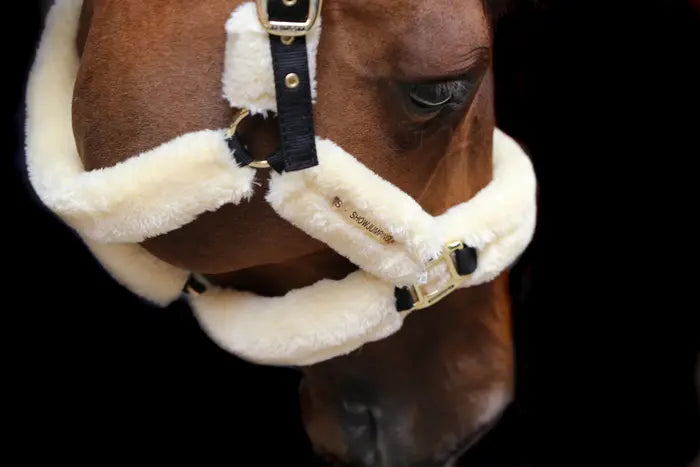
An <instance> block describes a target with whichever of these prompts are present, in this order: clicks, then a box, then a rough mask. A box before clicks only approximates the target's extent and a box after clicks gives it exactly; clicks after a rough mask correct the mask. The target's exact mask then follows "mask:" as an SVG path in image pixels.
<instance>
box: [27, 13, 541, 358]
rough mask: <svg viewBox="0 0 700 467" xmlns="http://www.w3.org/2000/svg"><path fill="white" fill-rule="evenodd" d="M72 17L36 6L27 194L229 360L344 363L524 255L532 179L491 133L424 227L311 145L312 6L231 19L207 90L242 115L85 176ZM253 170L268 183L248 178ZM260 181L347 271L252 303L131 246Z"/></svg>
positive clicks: (417, 209)
mask: <svg viewBox="0 0 700 467" xmlns="http://www.w3.org/2000/svg"><path fill="white" fill-rule="evenodd" d="M81 5H82V1H81V0H58V1H57V2H56V3H55V5H54V6H53V7H52V10H51V12H50V14H49V17H48V19H47V25H46V29H45V31H44V34H43V37H42V41H41V44H40V47H39V50H38V53H37V58H36V61H35V64H34V67H33V70H32V73H31V76H30V80H29V86H28V93H27V165H28V169H29V174H30V180H31V183H32V185H33V187H34V189H35V190H36V192H37V194H38V195H39V197H40V198H41V200H42V202H44V203H45V204H46V205H47V206H48V207H49V208H50V209H51V210H52V211H53V212H55V213H56V214H57V215H59V216H60V217H61V218H62V219H63V220H64V221H65V222H66V223H67V224H68V225H69V226H71V227H72V228H73V229H75V230H76V231H77V233H78V234H79V235H80V236H81V237H82V238H83V240H84V241H85V243H86V245H87V246H88V248H89V249H90V250H91V251H92V252H93V254H94V255H95V257H96V258H97V259H98V260H99V261H100V262H101V263H102V264H103V266H104V267H105V269H106V270H107V271H108V272H109V273H110V274H111V275H112V276H113V277H114V278H115V279H116V280H117V281H119V282H120V283H121V284H122V285H124V286H125V287H127V288H128V289H129V290H131V291H132V292H134V293H136V294H137V295H139V296H141V297H143V298H145V299H147V300H149V301H151V302H153V303H156V304H159V305H163V306H165V305H167V304H169V303H170V302H172V301H174V300H177V299H179V298H183V297H184V298H186V299H187V300H188V301H189V302H190V304H191V306H192V308H193V311H194V313H195V316H196V317H197V319H198V321H199V323H200V324H201V326H202V328H203V329H204V330H205V331H206V332H207V333H208V334H209V336H210V337H211V338H212V339H213V340H214V341H216V342H217V343H218V344H219V345H220V346H221V347H223V348H225V349H227V350H229V351H230V352H232V353H234V354H236V355H238V356H240V357H241V358H244V359H247V360H250V361H253V362H256V363H263V364H270V365H307V364H313V363H317V362H320V361H323V360H326V359H329V358H332V357H335V356H339V355H343V354H346V353H349V352H351V351H353V350H355V349H357V348H359V347H361V346H362V345H364V344H366V343H368V342H372V341H375V340H378V339H383V338H385V337H387V336H389V335H391V334H393V333H395V332H397V331H398V330H399V329H400V328H401V325H402V323H403V321H404V319H405V318H406V317H407V316H409V315H410V313H411V312H413V311H416V310H420V309H425V308H428V307H430V306H432V305H434V304H435V303H437V302H438V301H439V300H441V299H442V298H444V297H446V296H447V295H449V294H450V293H452V292H453V291H455V290H457V289H459V288H465V287H471V286H475V285H478V284H482V283H484V282H488V281H490V280H492V279H494V278H495V277H497V276H498V275H499V274H501V273H502V272H503V271H504V270H505V269H506V268H508V267H509V266H510V265H511V264H512V263H513V262H514V261H515V260H516V259H517V258H518V256H519V255H520V254H521V253H522V252H523V250H524V249H525V248H526V247H527V245H528V243H529V242H530V240H531V238H532V234H533V232H534V228H535V214H536V203H535V191H536V181H535V176H534V172H533V169H532V165H531V163H530V161H529V159H528V157H527V156H526V155H525V154H524V152H523V151H522V149H521V148H520V147H519V146H518V145H517V144H516V143H515V142H514V141H513V140H512V139H511V138H509V137H508V136H507V135H505V134H504V133H502V132H501V131H500V130H497V129H496V130H495V132H494V137H493V167H494V173H493V180H492V181H491V183H489V185H487V186H486V187H485V188H484V189H482V190H481V191H480V192H479V193H478V194H477V195H476V196H474V197H473V198H472V199H471V200H469V201H467V202H465V203H462V204H458V205H456V206H453V207H452V208H450V209H449V210H448V211H447V212H445V213H444V214H442V215H440V216H437V217H434V216H431V215H430V214H428V213H427V212H425V211H424V210H423V208H422V207H421V206H420V205H419V204H418V203H417V202H416V201H415V200H414V199H413V198H412V197H411V196H409V195H408V194H407V193H405V192H403V191H402V190H400V189H399V188H398V187H396V186H395V185H393V184H391V183H390V182H388V181H387V180H384V179H382V178H381V177H379V176H378V175H377V174H375V173H374V172H373V171H372V170H370V169H369V168H368V167H366V166H365V165H364V164H362V163H361V162H360V161H358V160H357V159H356V158H355V157H354V156H353V155H351V154H349V153H348V152H347V151H345V150H344V149H343V148H341V147H339V146H338V145H337V144H335V143H334V142H333V141H331V140H328V139H324V138H320V137H318V136H316V135H315V132H314V126H313V118H312V110H313V99H314V97H315V71H316V70H315V67H316V50H317V47H318V42H319V39H320V36H321V24H320V23H321V20H320V16H319V13H320V10H321V2H320V1H318V0H311V1H309V0H297V1H296V2H295V1H294V0H274V1H273V0H268V1H265V0H260V1H258V3H257V5H256V4H255V3H252V2H250V3H245V4H243V5H241V6H240V7H238V8H237V9H236V10H235V11H234V12H233V14H232V15H231V17H230V19H229V20H228V22H227V24H226V31H227V44H226V57H225V69H224V74H223V77H222V83H223V93H224V96H225V98H226V99H227V100H228V101H229V103H230V104H231V107H233V108H236V109H242V110H240V111H239V112H238V113H237V114H236V117H235V118H234V121H233V123H232V125H231V127H230V128H228V129H213V130H202V131H197V132H193V133H187V134H184V135H181V136H179V137H178V138H175V139H174V140H172V141H169V142H166V143H164V144H163V145H161V146H159V147H157V148H154V149H152V150H150V151H146V152H144V153H142V154H138V155H135V156H134V157H132V158H129V159H127V160H125V161H124V162H121V163H119V164H117V165H116V166H114V167H111V168H106V169H101V170H95V171H89V172H86V171H85V170H84V168H83V167H82V164H81V161H80V158H79V156H78V152H77V149H76V145H75V140H74V138H73V133H72V126H71V102H72V96H73V85H74V83H75V79H76V76H77V71H78V67H79V58H78V56H77V51H76V48H75V37H76V34H77V29H78V21H79V17H80V10H81ZM292 75H294V76H292ZM295 76H296V77H295ZM269 113H275V114H276V115H277V118H278V122H279V125H280V134H281V144H280V149H279V150H278V151H277V152H275V154H273V155H272V156H270V157H268V158H267V160H266V161H255V160H253V158H252V157H251V156H250V154H249V153H248V151H247V150H246V149H245V146H244V145H243V144H242V143H241V141H240V140H239V138H238V137H237V132H236V129H237V127H238V124H240V122H241V121H242V120H243V119H244V118H246V116H247V115H249V114H263V115H267V114H269ZM268 167H269V168H271V169H273V170H270V171H269V172H260V171H258V169H266V168H268ZM260 175H263V176H269V183H268V187H269V191H268V192H267V193H266V194H265V199H266V201H267V202H268V203H269V204H270V206H271V207H272V208H273V209H274V210H275V212H276V213H277V214H278V215H279V216H280V217H282V218H284V219H285V220H287V221H288V222H290V223H292V224H293V225H295V226H296V227H298V228H299V229H301V230H302V231H304V232H306V233H307V234H308V235H310V236H312V237H313V238H315V239H317V240H320V241H322V242H324V243H326V244H327V245H328V246H329V247H331V248H332V249H333V250H335V251H336V252H338V253H339V254H341V255H343V256H345V257H346V258H348V259H349V260H350V261H351V262H353V263H354V264H355V265H357V266H358V268H359V270H358V271H356V272H353V273H351V274H350V275H348V276H347V277H346V278H345V279H342V280H339V281H332V280H322V281H319V282H317V283H316V284H313V285H311V286H308V287H304V288H301V289H296V290H292V291H291V292H289V293H288V294H287V295H285V296H284V297H261V296H257V295H255V294H252V293H248V292H242V291H237V290H233V289H222V288H219V287H216V286H213V285H211V284H209V283H208V282H207V281H206V279H205V278H204V277H202V276H200V275H199V274H196V273H193V272H191V271H185V270H182V269H180V268H177V267H175V266H172V265H170V264H168V263H165V262H163V261H161V260H159V259H158V258H156V257H154V256H153V255H151V254H150V253H148V252H147V251H146V250H145V249H143V248H142V247H141V246H140V245H139V243H140V242H142V241H144V240H145V239H148V238H151V237H154V236H158V235H162V234H165V233H168V232H171V231H173V230H176V229H179V228H180V227H182V226H184V225H186V224H188V223H190V222H192V221H193V220H195V219H196V218H197V216H199V215H200V214H202V213H204V212H207V211H215V210H217V209H219V208H220V207H221V206H223V205H226V204H239V203H244V202H247V200H248V199H250V197H251V196H252V195H253V194H254V192H255V190H256V188H257V187H258V185H259V184H258V183H256V182H255V178H256V176H260ZM183 290H184V293H183Z"/></svg>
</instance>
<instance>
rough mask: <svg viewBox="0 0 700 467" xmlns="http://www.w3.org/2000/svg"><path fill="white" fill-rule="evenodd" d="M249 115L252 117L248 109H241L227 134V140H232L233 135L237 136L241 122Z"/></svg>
mask: <svg viewBox="0 0 700 467" xmlns="http://www.w3.org/2000/svg"><path fill="white" fill-rule="evenodd" d="M248 115H250V111H249V110H248V109H241V110H239V111H238V113H237V114H236V116H235V117H234V118H233V123H231V126H230V127H229V128H228V131H227V132H226V137H227V138H231V137H233V135H235V134H236V131H238V125H240V124H241V122H242V121H243V120H245V119H246V117H247V116H248Z"/></svg>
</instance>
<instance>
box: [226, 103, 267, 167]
mask: <svg viewBox="0 0 700 467" xmlns="http://www.w3.org/2000/svg"><path fill="white" fill-rule="evenodd" d="M248 115H250V111H249V110H248V109H241V110H240V111H239V112H238V113H237V114H236V117H235V118H234V119H233V123H231V126H230V127H229V128H228V130H227V131H226V137H227V138H233V136H234V135H235V134H236V131H238V125H240V124H241V122H242V121H243V120H245V119H246V117H247V116H248ZM248 167H252V168H254V169H269V168H270V167H271V166H270V163H269V162H267V161H253V162H251V163H250V164H248Z"/></svg>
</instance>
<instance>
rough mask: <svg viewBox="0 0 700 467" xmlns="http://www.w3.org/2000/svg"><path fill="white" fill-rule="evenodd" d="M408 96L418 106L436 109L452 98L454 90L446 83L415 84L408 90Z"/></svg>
mask: <svg viewBox="0 0 700 467" xmlns="http://www.w3.org/2000/svg"><path fill="white" fill-rule="evenodd" d="M408 97H410V98H411V101H412V102H413V103H414V104H415V105H416V106H418V107H420V108H423V109H427V110H430V109H435V108H438V107H442V106H443V105H445V104H447V103H448V102H450V101H451V100H452V91H451V90H450V89H449V87H448V86H446V83H430V84H414V85H412V86H411V88H410V89H409V91H408Z"/></svg>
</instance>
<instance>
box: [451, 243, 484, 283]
mask: <svg viewBox="0 0 700 467" xmlns="http://www.w3.org/2000/svg"><path fill="white" fill-rule="evenodd" d="M455 262H456V263H457V273H458V274H459V275H460V276H468V275H469V274H471V273H473V272H474V271H476V268H477V266H478V265H479V261H478V259H477V254H476V248H472V247H470V246H465V247H464V248H462V249H461V250H457V251H455Z"/></svg>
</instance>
